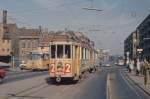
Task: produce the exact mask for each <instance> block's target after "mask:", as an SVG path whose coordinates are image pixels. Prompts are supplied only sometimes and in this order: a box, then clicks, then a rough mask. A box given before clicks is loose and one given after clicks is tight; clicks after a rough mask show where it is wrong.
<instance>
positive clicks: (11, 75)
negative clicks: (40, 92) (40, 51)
mask: <svg viewBox="0 0 150 99" xmlns="http://www.w3.org/2000/svg"><path fill="white" fill-rule="evenodd" d="M47 74H48V71H36V72H33V71H19V72H8V73H6V77H5V79H4V84H7V83H11V82H15V81H19V80H24V79H30V78H32V77H36V76H40V75H47Z"/></svg>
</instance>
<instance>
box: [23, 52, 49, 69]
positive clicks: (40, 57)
mask: <svg viewBox="0 0 150 99" xmlns="http://www.w3.org/2000/svg"><path fill="white" fill-rule="evenodd" d="M26 57H27V58H26V60H25V62H24V69H28V70H48V67H49V53H46V52H41V51H31V52H29V53H28V54H27V55H26Z"/></svg>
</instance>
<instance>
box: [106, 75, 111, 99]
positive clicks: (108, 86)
mask: <svg viewBox="0 0 150 99" xmlns="http://www.w3.org/2000/svg"><path fill="white" fill-rule="evenodd" d="M106 86H107V89H106V93H107V99H111V96H110V74H107V85H106Z"/></svg>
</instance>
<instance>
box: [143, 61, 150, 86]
mask: <svg viewBox="0 0 150 99" xmlns="http://www.w3.org/2000/svg"><path fill="white" fill-rule="evenodd" d="M149 69H150V64H149V63H148V61H147V60H146V59H144V85H147V82H148V76H149V73H148V72H149Z"/></svg>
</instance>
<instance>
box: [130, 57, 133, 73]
mask: <svg viewBox="0 0 150 99" xmlns="http://www.w3.org/2000/svg"><path fill="white" fill-rule="evenodd" d="M129 68H130V69H129V72H132V71H133V69H134V62H133V60H131V61H130V65H129Z"/></svg>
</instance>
